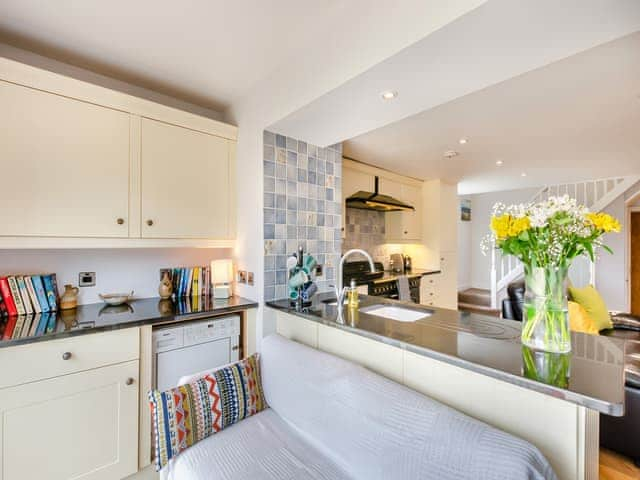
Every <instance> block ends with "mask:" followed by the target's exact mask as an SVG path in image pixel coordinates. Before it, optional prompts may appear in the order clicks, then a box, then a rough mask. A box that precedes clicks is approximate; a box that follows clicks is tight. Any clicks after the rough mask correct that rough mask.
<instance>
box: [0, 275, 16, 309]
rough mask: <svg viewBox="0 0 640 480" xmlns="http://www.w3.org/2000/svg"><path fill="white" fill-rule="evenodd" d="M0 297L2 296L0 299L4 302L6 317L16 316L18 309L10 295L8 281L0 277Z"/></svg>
mask: <svg viewBox="0 0 640 480" xmlns="http://www.w3.org/2000/svg"><path fill="white" fill-rule="evenodd" d="M0 295H2V299H3V300H4V306H5V307H6V309H7V315H17V314H18V309H17V308H16V303H15V301H14V300H13V296H12V295H11V288H10V287H9V279H8V278H7V277H0Z"/></svg>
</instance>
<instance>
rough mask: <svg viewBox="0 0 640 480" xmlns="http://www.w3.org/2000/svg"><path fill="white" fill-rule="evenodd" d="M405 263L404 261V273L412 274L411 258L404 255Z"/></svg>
mask: <svg viewBox="0 0 640 480" xmlns="http://www.w3.org/2000/svg"><path fill="white" fill-rule="evenodd" d="M403 261H404V271H405V272H410V271H411V257H410V256H409V255H404V256H403Z"/></svg>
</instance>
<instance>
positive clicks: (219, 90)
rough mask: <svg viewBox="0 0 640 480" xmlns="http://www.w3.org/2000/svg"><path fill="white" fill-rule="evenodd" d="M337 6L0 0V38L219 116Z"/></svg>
mask: <svg viewBox="0 0 640 480" xmlns="http://www.w3.org/2000/svg"><path fill="white" fill-rule="evenodd" d="M340 4H341V2H340V1H338V0H317V1H314V2H300V1H296V0H276V1H250V0H236V1H224V0H191V1H187V2H158V1H153V0H135V1H130V0H110V1H102V0H83V1H72V0H66V1H49V2H47V1H45V2H43V1H41V0H2V1H1V2H0V39H2V40H3V41H5V42H6V43H9V44H12V45H14V46H17V47H20V48H24V49H26V50H31V51H34V52H36V53H39V54H41V55H44V56H47V57H50V58H54V59H56V60H60V61H63V62H67V63H71V64H73V65H76V66H80V67H83V68H87V69H89V70H94V71H98V72H99V73H102V74H104V75H109V76H112V77H115V78H118V79H119V80H124V81H127V82H130V83H133V84H137V85H140V86H143V87H146V88H150V89H152V90H156V91H158V92H160V93H163V94H167V95H171V96H175V97H177V98H180V99H182V100H187V101H190V102H192V103H195V104H198V105H200V106H203V107H207V108H211V109H214V110H223V109H225V108H227V107H228V106H229V105H230V103H231V102H233V101H234V100H235V99H237V98H238V97H240V96H242V95H243V94H244V93H246V92H247V91H248V90H249V89H251V88H252V87H253V86H254V85H255V84H256V83H257V82H259V81H260V80H261V79H262V78H264V77H265V76H266V75H268V74H269V73H270V72H271V71H272V70H273V68H274V67H276V66H277V65H278V64H279V63H280V62H284V61H285V60H287V59H291V58H294V56H295V54H296V53H297V52H298V51H299V49H300V48H301V46H303V45H304V44H305V42H306V41H307V40H309V39H312V38H313V36H315V35H319V34H320V33H321V32H322V31H323V30H324V29H325V28H326V25H331V24H332V23H333V22H334V21H335V20H336V19H337V18H339V17H340V15H341V14H342V10H343V9H342V8H341V6H340ZM292 39H295V41H292Z"/></svg>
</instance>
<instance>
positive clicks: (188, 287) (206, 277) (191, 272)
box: [169, 266, 211, 298]
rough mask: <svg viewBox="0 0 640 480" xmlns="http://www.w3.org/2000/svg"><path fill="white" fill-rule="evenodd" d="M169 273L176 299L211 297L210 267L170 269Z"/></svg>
mask: <svg viewBox="0 0 640 480" xmlns="http://www.w3.org/2000/svg"><path fill="white" fill-rule="evenodd" d="M169 273H170V275H171V284H172V286H173V293H174V295H175V296H176V298H180V297H199V296H203V297H208V296H209V295H211V267H209V266H206V267H180V268H172V269H171V271H170V272H169Z"/></svg>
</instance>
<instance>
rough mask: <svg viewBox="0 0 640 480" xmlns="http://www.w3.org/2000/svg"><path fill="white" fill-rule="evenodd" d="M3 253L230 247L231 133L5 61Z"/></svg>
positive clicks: (0, 73)
mask: <svg viewBox="0 0 640 480" xmlns="http://www.w3.org/2000/svg"><path fill="white" fill-rule="evenodd" d="M0 105H2V110H1V111H0V168H1V169H2V170H1V171H2V172H3V174H4V177H3V178H5V179H6V181H5V182H4V184H3V188H2V190H1V191H0V217H2V220H3V221H2V222H1V224H0V248H83V247H89V248H91V247H153V246H196V247H197V246H204V247H212V246H224V247H230V246H233V238H234V237H235V215H236V212H235V195H236V189H235V181H236V178H235V141H236V128H235V127H233V126H231V125H226V124H223V123H221V122H218V121H215V120H211V119H208V118H204V117H200V116H198V115H194V114H190V113H187V112H183V111H179V110H176V109H174V108H170V107H166V106H163V105H159V104H156V103H153V102H150V101H147V100H143V99H139V98H135V97H132V96H130V95H127V94H124V93H121V92H116V91H113V90H109V89H106V88H103V87H100V86H97V85H92V84H88V83H86V82H83V81H80V80H77V79H73V78H70V77H65V76H62V75H58V74H55V73H52V72H48V71H45V70H41V69H38V68H35V67H31V66H28V65H24V64H21V63H18V62H15V61H12V60H9V59H4V58H0Z"/></svg>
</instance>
